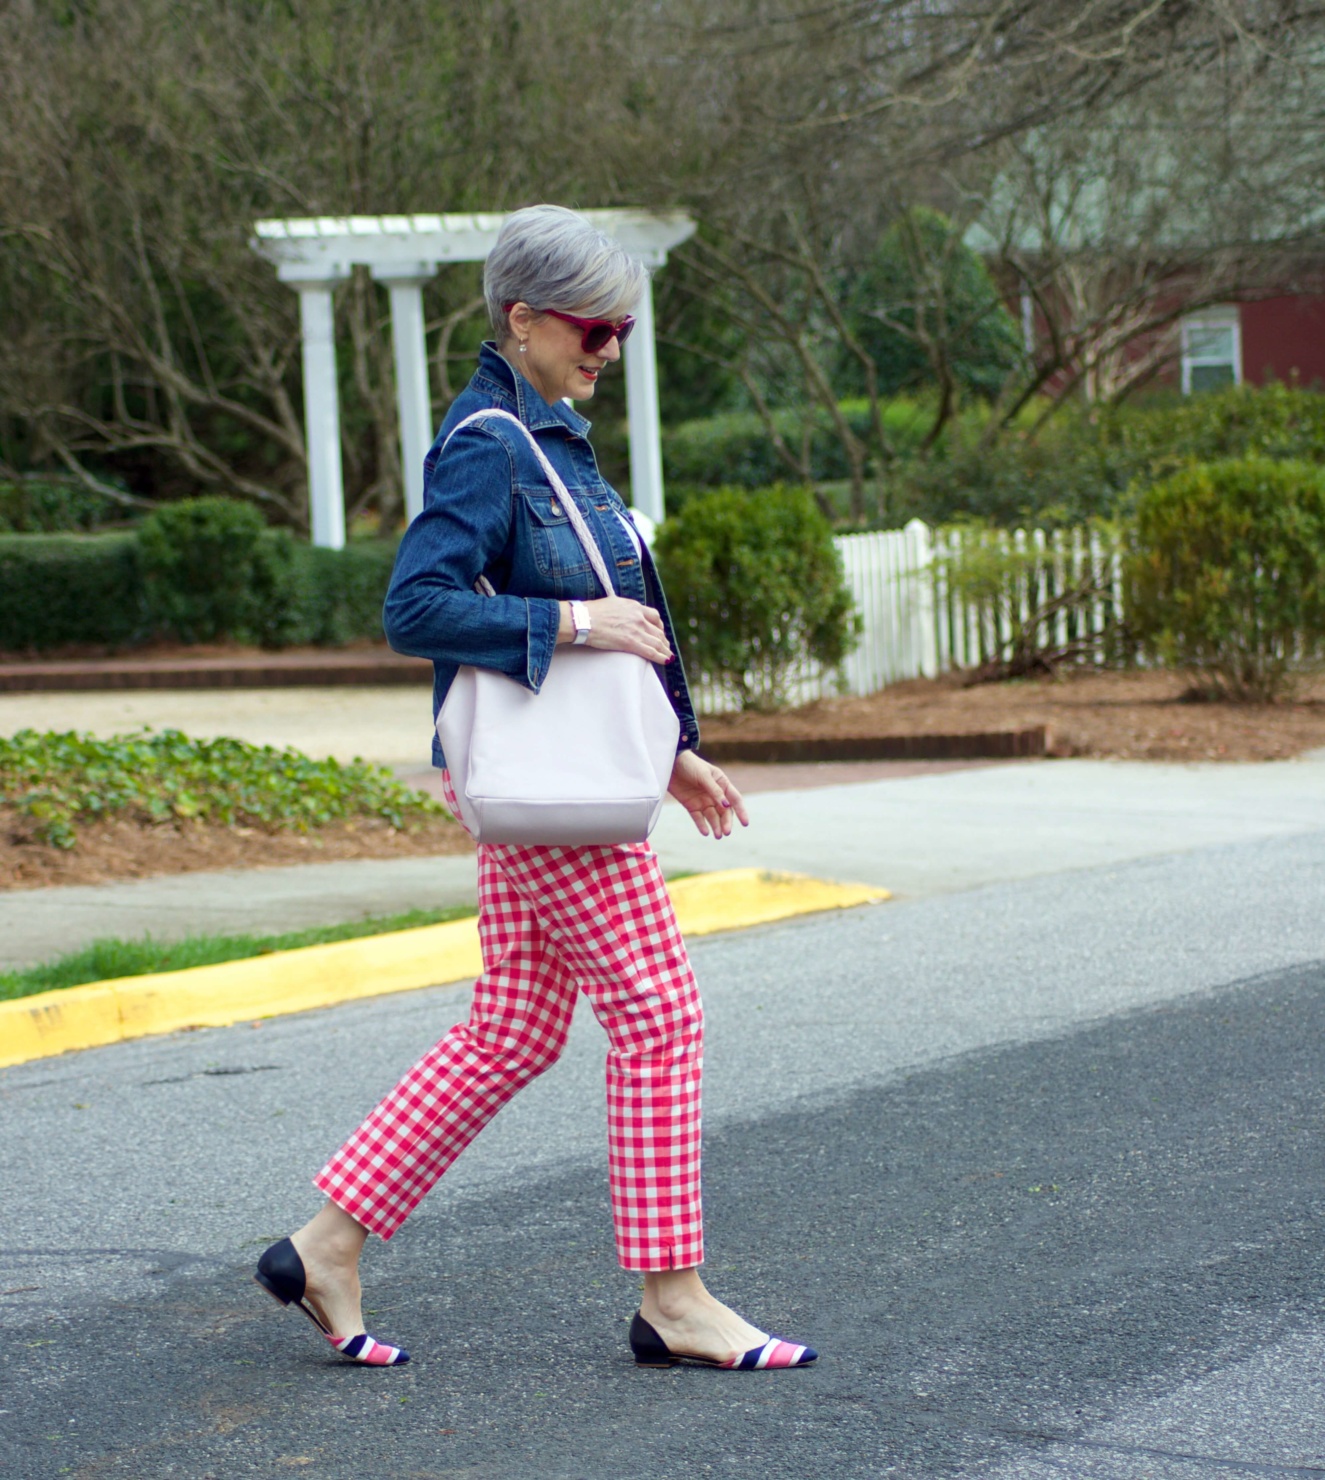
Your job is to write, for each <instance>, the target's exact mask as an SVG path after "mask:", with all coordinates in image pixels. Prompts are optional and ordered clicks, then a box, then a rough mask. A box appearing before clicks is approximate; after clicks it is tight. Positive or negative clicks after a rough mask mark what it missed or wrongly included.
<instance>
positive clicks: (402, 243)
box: [253, 210, 695, 550]
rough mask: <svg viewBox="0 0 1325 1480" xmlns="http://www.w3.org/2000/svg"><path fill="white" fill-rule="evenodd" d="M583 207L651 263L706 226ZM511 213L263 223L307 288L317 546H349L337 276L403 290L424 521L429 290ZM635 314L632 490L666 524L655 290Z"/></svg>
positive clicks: (429, 430)
mask: <svg viewBox="0 0 1325 1480" xmlns="http://www.w3.org/2000/svg"><path fill="white" fill-rule="evenodd" d="M582 214H583V215H584V216H585V217H586V218H587V219H588V220H590V221H592V222H593V224H594V225H595V226H597V227H598V228H599V230H600V231H604V232H606V233H607V234H608V235H609V236H612V237H615V238H616V240H617V241H619V242H620V243H621V245H622V246H623V247H625V248H626V250H627V251H628V252H630V253H631V254H632V255H634V256H636V257H638V258H639V259H640V260H641V261H642V262H643V263H644V265H645V266H646V267H651V268H659V267H661V266H662V265H663V264H664V263H665V262H666V261H667V253H668V251H669V250H670V249H671V248H672V247H675V246H678V245H679V244H680V243H681V242H683V241H685V240H686V238H687V237H689V236H690V235H692V234H693V232H694V230H695V223H694V221H692V220H691V219H690V217H689V216H687V215H685V214H684V212H681V211H675V212H663V213H657V212H646V211H630V210H619V211H585V212H583V213H582ZM505 219H506V218H505V216H504V215H481V216H460V215H449V216H315V217H307V218H303V219H299V220H292V221H259V222H258V223H257V226H256V228H255V231H256V236H255V239H254V242H253V246H254V248H255V249H256V250H257V251H258V252H260V253H261V254H262V255H263V256H264V257H266V258H267V259H268V260H269V261H271V262H274V263H275V264H276V270H277V275H278V276H279V277H280V279H281V281H282V282H284V283H289V285H290V286H291V287H292V288H294V289H295V290H296V291H297V292H298V294H299V320H300V324H301V327H302V331H303V360H304V425H305V435H306V437H307V441H308V492H309V504H310V509H311V514H312V526H313V543H314V544H315V545H326V546H329V547H330V548H332V549H336V550H338V549H340V547H341V546H342V545H344V543H345V494H344V484H343V481H342V476H341V461H340V399H339V395H338V392H337V384H336V338H335V320H334V317H333V313H332V293H333V291H334V289H335V287H336V285H337V283H340V282H343V281H344V280H345V279H346V278H347V277H348V276H349V273H350V269H351V268H352V267H355V266H364V267H367V268H368V270H369V271H370V272H371V273H372V275H373V277H374V278H376V279H377V281H378V282H380V283H382V284H384V285H385V286H386V288H387V290H388V291H389V293H390V295H391V337H392V344H393V347H394V350H395V361H396V403H397V406H398V408H399V413H400V453H401V463H402V472H403V474H404V481H405V510H406V513H407V514H408V516H409V518H411V519H413V518H414V517H415V516H416V515H417V514H418V513H419V512H420V510H421V509H422V508H423V459H424V455H425V454H426V453H427V451H428V448H429V447H430V446H431V445H432V439H433V436H434V434H435V431H436V428H435V427H434V425H433V419H432V407H431V397H430V392H429V386H428V354H427V347H426V345H425V342H424V323H423V285H424V284H425V283H426V282H427V281H428V279H429V278H430V277H432V276H433V274H434V273H435V272H436V271H437V269H438V268H439V267H440V266H442V265H443V264H444V263H448V262H481V261H483V259H484V258H485V257H486V256H487V255H488V253H489V252H490V251H491V250H492V248H493V245H494V244H495V243H496V240H497V233H498V231H500V229H501V225H502V222H503V221H504V220H505ZM635 312H636V315H637V317H638V320H639V322H638V323H637V325H636V327H635V332H634V333H633V334H632V335H631V337H630V338H629V339H628V340H627V341H626V345H625V349H624V351H623V358H624V360H625V364H626V401H627V406H628V410H629V425H630V487H631V496H632V501H633V503H634V505H635V507H636V508H637V509H638V510H640V512H641V513H643V514H646V515H648V517H649V518H650V519H653V520H655V521H658V520H661V519H662V517H663V479H662V442H661V436H660V431H659V420H658V368H657V359H656V355H655V351H654V327H653V290H652V287H646V288H645V290H644V296H643V298H642V299H641V300H640V304H639V307H638V308H637V309H636V311H635Z"/></svg>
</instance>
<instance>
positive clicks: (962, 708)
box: [700, 673, 1325, 761]
mask: <svg viewBox="0 0 1325 1480" xmlns="http://www.w3.org/2000/svg"><path fill="white" fill-rule="evenodd" d="M1189 687H1190V682H1189V680H1188V679H1186V678H1185V677H1184V676H1182V675H1179V674H1173V673H1067V674H1064V675H1063V676H1061V677H1059V678H1056V679H1040V680H1023V681H1021V682H1016V683H1005V684H982V685H979V686H977V687H975V688H969V689H968V688H963V687H962V686H961V680H960V678H959V677H956V676H951V675H950V676H945V677H943V678H937V679H913V680H910V681H908V682H906V683H898V684H893V685H892V686H890V687H889V688H887V689H885V690H883V692H882V693H879V694H873V695H871V696H870V697H869V698H867V699H856V698H844V699H821V700H818V701H817V702H815V703H813V704H807V705H805V706H804V707H803V708H800V709H793V710H788V711H786V712H784V713H781V714H737V715H717V716H713V717H710V718H708V719H701V721H700V732H701V735H702V744H707V743H709V742H716V744H715V747H714V748H715V749H716V748H717V746H718V745H720V744H723V743H726V744H731V743H733V742H742V741H743V742H756V741H765V740H782V741H786V740H794V739H802V740H820V741H822V740H826V739H863V738H868V737H878V736H926V735H930V736H956V735H963V734H967V735H974V734H981V733H989V732H997V731H1016V730H1025V729H1028V728H1031V727H1034V726H1037V725H1044V726H1046V728H1047V731H1048V735H1047V744H1046V753H1047V754H1049V755H1052V756H1074V755H1089V756H1114V757H1118V758H1121V759H1126V760H1152V761H1270V760H1286V759H1288V758H1290V757H1292V756H1296V755H1300V754H1301V753H1302V752H1303V751H1306V750H1312V749H1315V748H1316V747H1321V746H1325V682H1322V681H1320V680H1317V681H1315V682H1313V683H1309V684H1304V685H1303V686H1302V687H1301V689H1300V690H1299V692H1298V694H1297V695H1296V696H1295V698H1294V700H1293V701H1291V702H1285V703H1281V704H1229V703H1200V702H1197V703H1193V702H1189V701H1187V700H1185V699H1184V697H1183V696H1184V694H1185V693H1186V692H1187V690H1188V689H1189ZM702 744H701V749H702Z"/></svg>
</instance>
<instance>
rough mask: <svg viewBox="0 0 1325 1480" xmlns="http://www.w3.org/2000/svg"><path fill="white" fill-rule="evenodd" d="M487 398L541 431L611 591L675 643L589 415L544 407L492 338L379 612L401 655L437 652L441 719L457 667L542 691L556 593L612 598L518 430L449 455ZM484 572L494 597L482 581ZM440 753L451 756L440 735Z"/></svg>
mask: <svg viewBox="0 0 1325 1480" xmlns="http://www.w3.org/2000/svg"><path fill="white" fill-rule="evenodd" d="M485 406H496V407H500V408H501V409H502V410H504V411H510V412H513V413H514V414H515V415H516V416H518V417H519V418H520V420H521V421H522V422H524V424H525V426H527V427H528V428H529V430H530V431H531V432H533V434H534V436H535V437H536V438H537V439H538V443H539V445H540V446H541V447H542V449H543V450H544V452H545V453H546V454H547V457H548V460H549V461H550V462H551V464H552V466H553V467H554V468H556V470H557V472H558V473H559V474H560V475H561V479H562V482H563V483H565V485H566V488H567V490H568V491H569V492H570V494H571V495H572V497H573V498H574V499H575V502H576V504H577V505H578V506H579V509H580V511H581V513H582V514H583V515H584V516H585V519H586V520H587V521H588V524H589V528H590V529H591V530H592V531H593V533H594V535H595V537H596V539H597V541H598V547H599V549H600V550H602V552H603V555H604V558H605V559H606V561H607V566H608V570H609V571H611V572H612V573H613V575H614V577H615V582H616V594H617V595H619V596H628V597H631V598H633V599H634V600H636V601H642V602H644V603H645V604H646V605H648V606H652V607H655V608H656V609H657V611H658V613H659V614H660V615H661V617H662V620H663V626H664V628H665V629H666V632H667V640H668V642H669V643H670V644H671V647H672V652H673V654H676V652H677V646H676V634H675V632H674V631H673V629H672V619H671V616H670V615H669V613H668V611H667V604H666V601H665V600H664V598H663V591H662V584H661V582H660V581H659V579H658V574H657V571H656V570H655V568H654V564H653V561H652V559H651V558H650V556H649V552H648V549H647V547H645V546H644V544H643V541H641V542H640V545H641V553H640V554H636V551H635V547H634V543H633V542H632V540H631V538H630V535H629V534H628V532H627V531H626V530H625V529H624V528H623V527H622V524H621V521H620V519H619V518H618V517H617V512H618V511H620V512H621V513H622V514H625V512H626V506H625V504H624V503H623V502H622V501H621V497H620V495H619V494H618V493H617V492H616V490H615V489H613V488H611V487H609V486H608V484H607V483H605V482H604V481H603V478H602V476H601V474H600V473H599V471H598V463H597V461H596V459H595V458H594V454H593V448H592V447H590V445H589V440H588V432H589V423H588V422H587V421H586V420H585V419H584V418H583V417H582V416H579V415H577V413H576V412H574V411H572V410H571V409H570V407H569V406H567V405H566V404H565V403H563V402H558V403H557V404H556V405H555V406H549V405H548V403H547V402H546V401H545V400H543V398H542V396H540V395H539V393H538V392H537V391H536V390H535V389H534V387H533V386H532V385H531V384H530V383H529V381H527V380H526V379H525V378H524V376H523V375H518V374H516V372H515V371H514V370H512V368H511V367H510V365H508V364H507V363H506V361H505V360H504V359H503V358H502V357H501V355H499V354H498V353H497V350H496V347H495V346H494V345H493V344H491V343H487V344H484V346H483V348H482V349H481V351H480V352H479V362H478V369H477V370H476V371H475V373H474V378H473V379H472V380H471V381H470V382H469V385H468V386H467V387H466V388H465V389H464V391H462V392H461V394H460V395H459V396H457V397H456V400H455V402H454V404H453V405H452V406H451V409H450V411H449V412H448V413H447V416H446V420H445V421H444V422H443V423H442V428H441V431H440V432H438V434H437V440H436V441H435V442H434V443H433V445H432V448H431V450H430V451H429V453H428V456H427V458H426V459H425V460H424V464H423V469H424V474H423V476H424V497H423V512H422V513H421V514H420V515H419V517H418V518H417V519H415V520H414V522H413V523H412V524H411V525H410V527H409V528H408V529H407V530H406V531H405V538H404V539H403V540H402V541H401V544H400V549H399V551H398V552H397V554H396V564H395V569H394V571H393V572H392V575H391V586H390V589H389V590H388V591H387V597H386V606H385V608H384V610H383V613H382V620H383V625H384V626H385V628H386V635H387V641H388V642H390V644H391V646H392V647H393V648H395V650H396V651H397V652H399V653H409V654H412V655H413V656H415V657H420V658H431V659H432V663H433V718H434V720H435V719H436V717H437V712H438V711H439V710H440V709H441V707H442V700H443V699H445V698H446V694H447V690H448V689H449V688H450V687H451V682H452V680H453V679H454V678H455V675H456V670H457V668H459V666H460V665H461V664H462V663H468V664H472V665H474V666H475V667H479V668H495V669H496V670H497V671H498V672H499V673H504V674H506V675H507V676H508V677H509V678H513V679H515V681H516V682H517V683H520V684H523V685H524V686H525V688H527V689H531V690H532V691H533V692H534V693H537V692H538V691H539V689H540V687H541V686H542V684H543V680H544V679H545V678H546V677H547V673H548V668H549V667H550V666H551V664H552V661H553V655H554V652H555V649H556V643H557V627H558V624H559V622H560V618H561V611H560V607H559V606H558V603H559V602H561V601H570V600H581V601H593V600H595V599H596V598H598V597H600V596H602V595H603V594H604V593H603V592H602V591H600V590H599V583H598V580H597V578H596V577H595V575H594V573H593V568H592V566H591V565H590V564H589V559H588V557H587V556H586V555H585V553H584V551H583V549H582V548H581V546H580V542H579V540H578V539H577V538H576V535H575V531H574V529H573V528H572V526H571V522H570V520H569V518H568V517H567V516H566V514H565V512H564V511H563V510H561V509H560V508H559V506H558V503H557V497H556V495H555V494H554V493H553V491H552V489H551V487H549V485H548V482H547V479H546V477H545V476H544V473H543V470H542V468H541V467H540V466H539V463H538V459H537V458H536V457H535V456H534V451H533V448H531V447H530V446H529V444H528V442H527V441H526V440H525V438H524V436H523V435H522V434H521V433H520V432H519V430H518V429H517V428H515V427H513V426H512V425H511V424H510V423H509V422H503V421H502V420H501V418H499V417H493V418H492V419H491V420H490V421H487V422H483V423H480V424H478V425H471V426H467V427H465V428H464V430H463V431H461V432H457V433H456V435H455V437H454V438H453V439H452V440H451V442H450V444H449V445H448V446H447V447H446V450H445V452H443V450H442V448H443V444H444V443H445V442H446V439H447V436H448V435H449V433H450V431H451V428H452V427H454V426H455V425H456V424H457V423H458V422H460V421H462V420H463V419H464V418H465V417H466V416H469V415H470V414H471V413H472V412H475V411H480V410H482V409H483V408H484V407H485ZM626 517H627V518H629V517H630V516H629V515H628V514H626ZM480 575H486V576H487V578H488V580H489V581H490V582H491V583H492V585H493V587H494V589H495V590H496V592H497V594H496V595H495V596H482V595H479V594H478V593H477V592H476V591H475V590H474V583H475V582H476V581H477V579H478V577H479V576H480ZM658 676H659V678H660V680H661V681H662V685H663V688H664V689H665V690H666V692H667V695H668V698H669V699H670V700H671V702H672V708H673V709H675V710H676V714H677V718H678V719H679V720H680V722H681V738H680V741H679V743H678V746H677V748H678V750H693V749H695V747H696V746H697V745H698V744H699V726H698V724H697V723H696V722H695V712H694V706H693V705H692V704H691V701H690V691H689V688H688V687H687V685H686V678H685V671H684V669H683V668H682V666H681V659H680V657H679V656H673V658H672V661H671V662H670V663H668V664H667V665H666V666H665V667H664V666H662V665H658ZM432 758H433V764H434V765H436V766H445V764H446V759H445V757H444V756H443V754H442V749H441V746H440V744H439V743H438V741H437V738H436V735H435V734H434V736H433V752H432Z"/></svg>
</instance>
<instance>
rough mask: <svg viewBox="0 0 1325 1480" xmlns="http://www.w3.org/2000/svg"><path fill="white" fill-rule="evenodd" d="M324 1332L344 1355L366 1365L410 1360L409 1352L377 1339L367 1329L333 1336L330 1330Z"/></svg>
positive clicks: (376, 1365)
mask: <svg viewBox="0 0 1325 1480" xmlns="http://www.w3.org/2000/svg"><path fill="white" fill-rule="evenodd" d="M322 1334H323V1335H324V1336H325V1337H326V1338H327V1340H328V1341H329V1342H330V1343H331V1344H332V1346H334V1347H335V1348H336V1350H337V1351H338V1352H339V1353H340V1354H341V1356H342V1357H349V1359H350V1361H352V1362H362V1363H363V1364H364V1366H365V1367H398V1366H399V1365H400V1364H401V1363H402V1362H408V1361H409V1353H408V1352H403V1351H401V1349H400V1348H399V1347H398V1346H388V1345H387V1344H386V1342H385V1341H377V1340H375V1339H374V1338H373V1337H371V1336H369V1334H368V1333H367V1332H366V1331H361V1332H360V1333H359V1335H358V1336H333V1335H332V1334H331V1332H330V1331H324V1332H323V1333H322Z"/></svg>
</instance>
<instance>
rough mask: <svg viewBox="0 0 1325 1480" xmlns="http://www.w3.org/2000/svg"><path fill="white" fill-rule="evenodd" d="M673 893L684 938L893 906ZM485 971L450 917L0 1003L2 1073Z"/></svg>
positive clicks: (835, 891)
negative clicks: (132, 1041)
mask: <svg viewBox="0 0 1325 1480" xmlns="http://www.w3.org/2000/svg"><path fill="white" fill-rule="evenodd" d="M668 889H669V891H670V893H671V896H672V901H673V903H674V904H675V906H676V915H677V919H678V921H679V922H680V925H681V930H682V932H683V933H684V934H686V935H711V934H713V933H714V932H715V931H719V930H741V929H745V928H747V927H748V926H751V925H766V924H768V923H769V922H770V921H773V920H785V919H788V918H790V917H791V916H793V915H808V914H814V913H817V912H818V911H821V910H840V909H849V908H851V907H852V906H854V905H859V904H869V903H872V902H874V901H876V900H883V899H889V898H891V895H890V894H889V892H888V890H886V889H875V888H871V887H870V886H869V885H866V884H833V883H829V882H827V881H826V880H823V879H812V878H809V877H808V876H807V875H805V874H786V873H771V872H769V871H767V870H765V869H755V868H740V869H730V870H727V871H725V872H720V873H712V874H697V875H695V876H694V877H693V878H689V879H678V880H676V882H674V883H672V884H669V885H668ZM482 969H483V963H482V960H481V957H480V953H479V943H478V926H477V923H476V922H475V921H474V920H452V921H451V922H449V923H448V924H446V925H425V926H423V927H422V929H419V930H400V931H396V932H394V933H393V934H390V935H366V936H362V937H360V939H358V940H342V941H335V942H333V943H332V944H331V945H325V946H304V947H303V948H302V949H300V950H297V951H276V952H273V953H272V954H270V955H267V956H252V957H249V958H248V959H247V960H244V961H224V962H222V963H220V964H219V965H217V966H195V967H192V968H190V969H189V970H188V971H164V972H160V973H159V974H157V975H155V976H125V977H120V978H118V979H116V980H115V981H104V982H89V983H88V984H87V985H86V986H82V987H64V988H61V989H60V990H58V991H54V992H42V993H40V994H38V995H36V996H33V997H20V998H18V999H17V1000H16V1001H14V1002H0V1067H4V1066H8V1065H11V1064H23V1063H26V1062H27V1061H28V1060H29V1059H40V1058H47V1057H49V1056H50V1055H52V1054H59V1053H67V1052H68V1051H69V1050H71V1049H78V1048H98V1047H101V1046H102V1045H104V1044H107V1043H118V1042H121V1041H122V1040H124V1039H128V1038H145V1037H147V1036H148V1035H150V1034H155V1033H173V1032H176V1031H178V1030H179V1029H180V1028H221V1027H225V1026H227V1025H228V1024H230V1023H239V1022H245V1021H248V1020H251V1019H253V1018H262V1017H279V1016H281V1015H283V1014H285V1013H290V1012H306V1011H307V1010H308V1009H310V1008H314V1007H332V1006H334V1005H335V1004H336V1003H338V1002H352V1001H353V1000H354V999H355V998H358V997H381V996H385V995H386V994H387V993H389V992H409V991H413V990H415V989H417V988H419V987H439V986H445V985H446V984H447V983H450V982H458V981H467V980H469V979H470V978H471V977H475V976H477V975H478V974H479V972H480V971H481V970H482Z"/></svg>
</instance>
